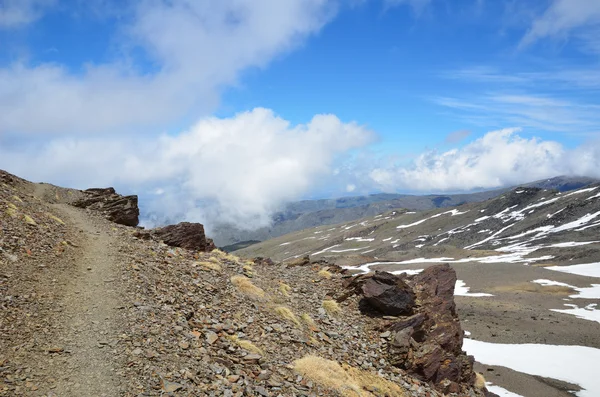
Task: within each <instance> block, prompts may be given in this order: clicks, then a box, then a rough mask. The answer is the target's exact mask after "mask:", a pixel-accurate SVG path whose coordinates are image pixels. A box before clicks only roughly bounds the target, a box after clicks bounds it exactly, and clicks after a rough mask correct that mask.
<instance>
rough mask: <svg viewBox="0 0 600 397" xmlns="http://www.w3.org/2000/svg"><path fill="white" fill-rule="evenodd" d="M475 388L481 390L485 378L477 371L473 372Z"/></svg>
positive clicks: (483, 386)
mask: <svg viewBox="0 0 600 397" xmlns="http://www.w3.org/2000/svg"><path fill="white" fill-rule="evenodd" d="M475 388H477V389H479V390H483V389H484V388H485V378H484V377H483V375H482V374H480V373H479V372H475Z"/></svg>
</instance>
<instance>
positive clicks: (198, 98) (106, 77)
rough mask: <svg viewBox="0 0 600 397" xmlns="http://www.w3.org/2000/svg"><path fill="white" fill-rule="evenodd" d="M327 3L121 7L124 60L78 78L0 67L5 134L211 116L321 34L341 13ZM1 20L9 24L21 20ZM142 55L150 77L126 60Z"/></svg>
mask: <svg viewBox="0 0 600 397" xmlns="http://www.w3.org/2000/svg"><path fill="white" fill-rule="evenodd" d="M4 2H5V3H6V4H7V5H8V7H6V8H5V9H3V10H4V11H5V13H6V15H8V13H11V15H12V14H13V13H14V12H17V11H18V12H21V13H27V14H28V15H29V14H30V13H29V10H30V9H31V10H34V8H31V7H28V6H27V5H29V4H31V5H32V7H33V5H34V4H41V3H43V2H45V1H44V0H26V1H24V2H21V0H19V2H18V4H19V6H17V2H16V1H13V0H4ZM330 3H331V2H329V1H327V0H289V1H280V0H236V1H209V0H199V1H192V0H168V1H167V0H143V1H136V2H131V3H125V4H127V5H128V6H124V8H125V9H128V12H127V16H126V17H122V18H120V19H119V21H126V23H125V22H120V25H119V28H118V29H117V30H116V31H117V32H119V33H118V36H117V37H115V41H116V42H118V43H121V44H122V48H120V50H119V51H122V53H123V56H120V57H119V60H118V61H115V62H112V63H106V64H87V65H84V67H83V71H82V72H81V73H77V74H73V73H71V71H70V69H68V68H67V66H65V65H60V64H38V65H29V64H26V63H23V62H17V63H13V64H11V65H8V66H6V67H4V68H0V113H1V114H2V117H1V118H0V133H48V132H49V133H86V132H105V131H109V130H119V131H126V130H128V129H131V128H132V127H138V128H139V127H140V126H144V127H148V126H154V125H156V124H157V123H159V125H160V123H166V122H167V121H172V120H173V119H174V118H178V117H182V116H189V115H190V114H196V115H198V114H208V113H210V112H211V111H212V110H214V108H215V107H216V105H217V104H218V100H219V90H220V89H221V88H222V87H224V86H227V85H232V84H236V83H237V79H238V76H239V74H240V73H241V72H242V71H243V70H246V69H248V68H252V67H258V68H260V67H265V66H266V65H268V64H269V62H270V61H271V60H273V59H274V58H275V57H277V56H278V55H280V54H282V53H285V52H286V51H289V50H291V49H293V48H295V47H296V46H297V45H299V44H300V43H302V41H303V39H305V38H306V37H308V36H309V35H311V34H313V33H316V32H318V31H319V30H320V28H321V27H322V26H323V25H324V24H325V23H326V22H328V21H329V20H330V19H331V17H332V16H333V15H334V13H335V9H334V8H333V6H332V5H331V4H330ZM0 4H4V3H0ZM11 10H15V11H14V12H13V11H11ZM32 12H33V11H32ZM124 12H125V11H124ZM0 15H4V14H0ZM3 18H4V19H3V20H4V21H5V22H4V23H5V24H7V23H8V21H9V19H10V18H12V19H11V20H16V17H10V18H9V17H8V16H4V17H3ZM24 20H25V19H24ZM13 23H15V22H13ZM139 50H142V51H143V53H144V54H145V56H146V58H148V59H149V60H150V61H151V63H152V70H151V71H148V70H147V69H146V68H147V65H139V64H137V63H136V62H131V61H130V60H131V59H136V58H135V56H134V54H135V53H136V51H137V52H139ZM71 66H72V65H71ZM32 115H35V116H34V117H32Z"/></svg>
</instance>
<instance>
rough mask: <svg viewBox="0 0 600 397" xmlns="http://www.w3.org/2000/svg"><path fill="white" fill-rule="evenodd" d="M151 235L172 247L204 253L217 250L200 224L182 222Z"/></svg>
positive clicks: (157, 230)
mask: <svg viewBox="0 0 600 397" xmlns="http://www.w3.org/2000/svg"><path fill="white" fill-rule="evenodd" d="M150 233H151V234H152V235H154V236H155V237H157V238H158V239H160V240H162V241H163V242H164V243H165V244H167V245H170V246H172V247H181V248H186V249H190V250H195V251H202V252H210V251H212V250H214V249H215V248H216V247H215V244H214V243H213V241H212V240H211V239H209V238H207V237H206V235H205V234H204V226H202V225H201V224H200V223H190V222H181V223H178V224H176V225H169V226H165V227H160V228H157V229H154V230H152V231H151V232H150Z"/></svg>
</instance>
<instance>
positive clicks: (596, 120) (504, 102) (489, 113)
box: [433, 93, 600, 136]
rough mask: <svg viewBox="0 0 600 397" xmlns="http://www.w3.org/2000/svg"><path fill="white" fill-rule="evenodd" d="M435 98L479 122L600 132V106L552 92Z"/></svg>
mask: <svg viewBox="0 0 600 397" xmlns="http://www.w3.org/2000/svg"><path fill="white" fill-rule="evenodd" d="M433 101H434V102H435V103H437V104H439V105H441V106H444V107H446V108H448V109H449V110H450V111H452V112H455V113H456V115H457V116H458V118H460V119H461V120H465V121H467V122H470V123H472V124H475V125H482V126H490V125H498V126H502V125H519V126H521V127H531V128H536V129H540V130H545V131H555V132H561V133H569V134H577V135H590V136H596V135H597V134H598V125H600V106H599V105H597V104H595V103H585V102H583V103H580V102H577V101H574V100H573V101H571V100H568V99H557V98H555V97H554V96H552V95H539V94H522V93H519V94H505V93H487V94H482V95H481V96H475V97H473V98H470V99H461V98H453V97H437V98H433Z"/></svg>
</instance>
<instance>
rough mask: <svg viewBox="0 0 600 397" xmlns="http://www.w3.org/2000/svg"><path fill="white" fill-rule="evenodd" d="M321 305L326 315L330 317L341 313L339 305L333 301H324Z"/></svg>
mask: <svg viewBox="0 0 600 397" xmlns="http://www.w3.org/2000/svg"><path fill="white" fill-rule="evenodd" d="M321 305H322V306H323V309H325V311H326V312H327V314H330V315H334V314H338V313H340V312H341V311H342V309H341V308H340V305H339V304H338V303H337V302H336V301H334V300H333V299H327V300H324V301H323V303H322V304H321Z"/></svg>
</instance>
